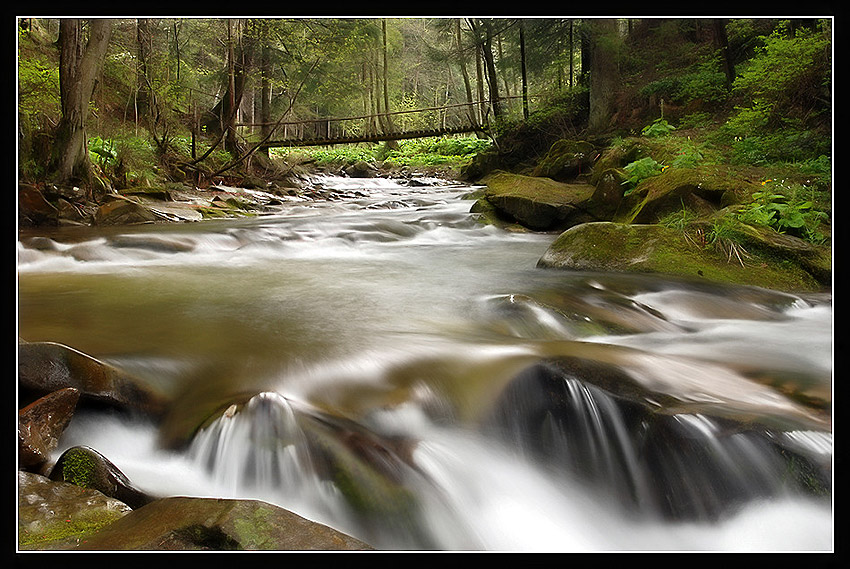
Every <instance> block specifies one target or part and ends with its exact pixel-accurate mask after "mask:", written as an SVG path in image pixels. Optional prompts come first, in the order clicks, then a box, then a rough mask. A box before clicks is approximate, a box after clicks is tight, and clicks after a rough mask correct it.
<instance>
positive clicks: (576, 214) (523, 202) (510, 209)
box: [474, 171, 598, 231]
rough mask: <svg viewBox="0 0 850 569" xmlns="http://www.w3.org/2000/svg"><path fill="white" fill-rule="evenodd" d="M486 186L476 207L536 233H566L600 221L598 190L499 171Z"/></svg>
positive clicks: (488, 177)
mask: <svg viewBox="0 0 850 569" xmlns="http://www.w3.org/2000/svg"><path fill="white" fill-rule="evenodd" d="M483 182H484V183H485V184H486V186H487V188H486V189H485V191H484V196H483V197H482V198H481V200H483V201H484V203H483V204H482V203H478V204H476V206H474V208H475V209H477V210H479V211H484V210H486V207H485V206H491V207H492V208H494V209H495V210H497V212H498V214H499V215H500V216H502V217H503V218H505V219H507V220H511V221H515V222H517V223H519V224H521V225H523V226H524V227H527V228H529V229H532V230H535V231H552V230H559V229H560V230H563V229H564V228H566V227H570V226H572V225H576V224H578V223H582V222H586V221H593V220H597V219H598V218H597V217H596V216H595V215H593V213H592V210H593V208H592V200H591V198H592V197H593V194H594V191H595V188H594V187H593V186H591V185H590V184H586V183H571V184H568V183H564V182H558V181H555V180H553V179H551V178H547V177H538V176H523V175H520V174H511V173H508V172H503V171H497V172H494V173H492V174H490V175H489V176H487V177H486V178H485V179H484V180H483Z"/></svg>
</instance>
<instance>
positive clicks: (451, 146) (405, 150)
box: [385, 136, 492, 166]
mask: <svg viewBox="0 0 850 569" xmlns="http://www.w3.org/2000/svg"><path fill="white" fill-rule="evenodd" d="M491 144H492V143H491V142H490V141H489V140H487V139H481V138H477V137H474V136H465V137H442V138H421V139H413V140H404V141H400V142H399V145H398V150H394V151H391V152H390V153H389V154H388V155H387V156H386V159H385V161H386V162H387V163H388V164H391V165H394V166H436V165H462V164H465V163H466V162H468V161H469V160H470V159H471V158H472V157H473V156H474V155H475V154H478V153H479V152H482V151H484V150H486V149H488V148H490V146H491Z"/></svg>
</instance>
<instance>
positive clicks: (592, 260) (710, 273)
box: [537, 222, 831, 292]
mask: <svg viewBox="0 0 850 569" xmlns="http://www.w3.org/2000/svg"><path fill="white" fill-rule="evenodd" d="M695 229H699V231H695V232H694V233H693V234H691V233H689V232H688V231H683V230H679V229H674V228H671V227H665V226H661V225H647V224H629V223H614V222H595V223H585V224H582V225H578V226H576V227H572V228H570V229H568V230H566V231H564V232H563V233H562V234H561V235H559V236H558V238H557V239H555V241H554V242H553V243H552V244H551V245H550V246H549V248H548V249H547V250H546V252H545V253H544V254H543V256H542V257H541V258H540V260H539V261H538V263H537V266H538V267H543V268H559V269H572V270H578V271H634V272H645V273H664V274H669V275H677V276H682V277H687V278H694V279H709V280H712V281H718V282H727V283H735V284H743V285H752V286H760V287H764V288H769V289H774V290H783V291H788V292H813V291H819V290H822V289H823V288H824V287H825V286H828V283H829V278H828V275H829V274H830V273H831V271H830V270H829V265H830V262H831V261H830V260H831V253H830V252H829V249H828V248H823V247H815V246H812V245H810V244H807V243H806V242H804V241H803V240H801V239H797V238H793V237H790V236H783V237H781V238H780V237H777V236H771V235H767V234H766V233H765V232H763V231H761V230H758V229H754V228H751V227H749V226H746V227H744V226H742V227H741V229H740V232H741V235H742V237H741V239H749V241H748V242H747V244H746V245H743V246H741V245H739V244H737V241H738V240H736V242H733V241H728V242H722V241H718V242H716V243H714V244H709V243H707V242H705V237H704V236H705V235H706V230H705V229H700V228H698V227H697V228H695ZM771 231H772V230H771ZM774 233H775V232H774ZM700 236H702V237H700Z"/></svg>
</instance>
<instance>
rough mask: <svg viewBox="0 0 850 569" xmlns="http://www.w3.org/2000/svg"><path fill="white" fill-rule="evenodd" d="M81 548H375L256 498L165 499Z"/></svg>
mask: <svg viewBox="0 0 850 569" xmlns="http://www.w3.org/2000/svg"><path fill="white" fill-rule="evenodd" d="M76 549H80V550H219V551H223V550H281V551H284V550H285V551H301V550H319V551H330V550H371V549H372V547H370V546H369V545H367V544H365V543H363V542H361V541H359V540H357V539H355V538H353V537H351V536H348V535H346V534H343V533H341V532H338V531H336V530H334V529H332V528H329V527H327V526H325V525H322V524H319V523H316V522H312V521H310V520H307V519H305V518H302V517H301V516H298V515H296V514H294V513H292V512H289V511H287V510H284V509H283V508H279V507H276V506H273V505H271V504H267V503H265V502H261V501H257V500H230V499H212V498H187V497H174V498H164V499H161V500H157V501H155V502H152V503H150V504H148V505H146V506H144V507H142V508H139V509H138V510H135V511H133V512H131V513H129V514H127V515H125V516H124V517H122V518H121V519H120V520H118V521H116V522H115V523H113V524H111V525H110V526H109V527H107V528H105V529H103V530H102V531H100V532H98V533H97V534H96V535H93V536H92V537H90V538H89V539H87V540H86V542H85V543H81V544H80V545H79V546H78V547H77V548H76Z"/></svg>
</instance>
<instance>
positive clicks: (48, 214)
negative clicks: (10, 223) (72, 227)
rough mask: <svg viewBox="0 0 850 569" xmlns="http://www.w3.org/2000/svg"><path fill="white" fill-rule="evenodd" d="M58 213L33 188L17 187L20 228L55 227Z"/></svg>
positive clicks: (26, 186)
mask: <svg viewBox="0 0 850 569" xmlns="http://www.w3.org/2000/svg"><path fill="white" fill-rule="evenodd" d="M58 217H59V211H58V210H57V209H56V207H55V206H54V205H53V204H51V203H50V202H49V201H47V199H46V198H45V197H44V195H43V194H42V193H41V191H40V190H39V189H38V188H36V187H35V186H31V185H28V184H20V185H19V186H18V221H19V223H20V224H21V225H22V226H37V225H56V222H57V219H58Z"/></svg>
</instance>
